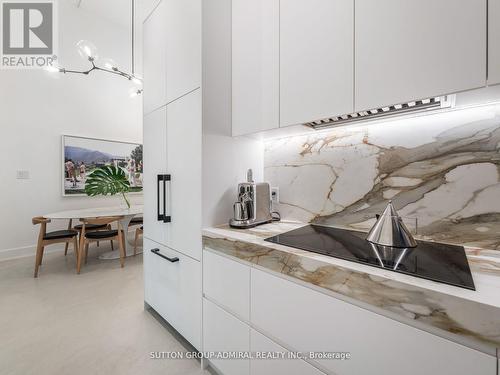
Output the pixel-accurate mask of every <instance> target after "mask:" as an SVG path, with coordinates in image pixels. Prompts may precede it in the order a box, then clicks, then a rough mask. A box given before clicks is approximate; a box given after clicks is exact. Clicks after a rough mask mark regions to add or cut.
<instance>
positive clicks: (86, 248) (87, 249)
mask: <svg viewBox="0 0 500 375" xmlns="http://www.w3.org/2000/svg"><path fill="white" fill-rule="evenodd" d="M88 255H89V243H88V242H87V244H86V245H85V264H87V256H88Z"/></svg>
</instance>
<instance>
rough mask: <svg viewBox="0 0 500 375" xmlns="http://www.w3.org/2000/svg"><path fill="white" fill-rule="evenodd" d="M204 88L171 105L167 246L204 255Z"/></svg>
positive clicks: (182, 251)
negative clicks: (202, 226)
mask: <svg viewBox="0 0 500 375" xmlns="http://www.w3.org/2000/svg"><path fill="white" fill-rule="evenodd" d="M201 123H202V119H201V90H199V89H198V90H196V91H194V92H192V93H190V94H188V95H186V96H183V97H182V98H179V99H177V100H176V101H174V102H172V103H170V104H169V105H168V106H167V171H168V174H169V175H170V176H171V181H170V183H169V189H167V205H166V206H167V208H166V210H167V214H168V215H170V216H171V222H170V223H167V224H166V230H167V233H166V245H167V246H168V247H170V248H172V249H175V250H177V251H180V252H181V253H184V254H186V255H188V256H190V257H192V258H195V259H197V260H200V258H201V246H202V245H201V138H202V129H201Z"/></svg>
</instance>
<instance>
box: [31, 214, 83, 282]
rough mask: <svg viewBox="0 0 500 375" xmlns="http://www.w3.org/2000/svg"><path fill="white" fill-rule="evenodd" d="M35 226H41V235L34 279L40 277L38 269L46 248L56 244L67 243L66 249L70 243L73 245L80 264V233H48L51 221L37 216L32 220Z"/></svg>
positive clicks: (57, 231) (70, 230) (68, 231)
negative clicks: (48, 225)
mask: <svg viewBox="0 0 500 375" xmlns="http://www.w3.org/2000/svg"><path fill="white" fill-rule="evenodd" d="M31 222H32V223H33V225H40V233H39V234H38V243H37V247H36V257H35V273H34V277H38V268H39V267H40V265H41V264H42V259H43V251H44V249H45V246H48V245H53V244H56V243H66V248H67V246H68V244H69V243H73V247H74V250H75V256H76V260H77V264H78V254H79V252H78V232H77V231H76V230H72V229H65V230H56V231H53V232H47V224H48V223H50V219H46V218H44V217H42V216H37V217H34V218H33V219H31Z"/></svg>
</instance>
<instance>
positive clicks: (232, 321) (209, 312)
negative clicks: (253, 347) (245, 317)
mask: <svg viewBox="0 0 500 375" xmlns="http://www.w3.org/2000/svg"><path fill="white" fill-rule="evenodd" d="M203 351H204V352H218V353H221V354H224V352H226V353H237V352H249V351H250V327H249V326H247V325H246V324H245V323H243V322H241V321H239V320H238V319H236V318H235V317H234V316H232V315H231V314H229V313H227V312H226V311H224V310H223V309H221V308H220V307H219V306H217V305H215V304H214V303H212V302H211V301H208V300H207V299H203ZM210 362H211V363H212V364H213V365H214V366H215V367H216V368H217V369H218V370H219V371H220V372H221V373H222V374H225V375H226V374H227V375H249V373H250V360H249V359H247V358H243V359H221V358H211V359H210Z"/></svg>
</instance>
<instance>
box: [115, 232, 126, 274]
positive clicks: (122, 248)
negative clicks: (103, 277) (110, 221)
mask: <svg viewBox="0 0 500 375" xmlns="http://www.w3.org/2000/svg"><path fill="white" fill-rule="evenodd" d="M117 237H118V246H119V247H120V267H121V268H123V267H125V246H124V243H123V236H122V234H121V233H120V232H118V236H117Z"/></svg>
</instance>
